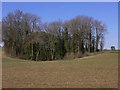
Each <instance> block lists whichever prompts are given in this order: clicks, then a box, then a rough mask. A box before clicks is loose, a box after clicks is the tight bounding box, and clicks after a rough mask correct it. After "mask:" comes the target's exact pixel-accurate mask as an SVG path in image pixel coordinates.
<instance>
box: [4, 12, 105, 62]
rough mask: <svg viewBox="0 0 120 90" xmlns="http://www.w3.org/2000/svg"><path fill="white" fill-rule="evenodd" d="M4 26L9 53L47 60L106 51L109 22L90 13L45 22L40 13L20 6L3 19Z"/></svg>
mask: <svg viewBox="0 0 120 90" xmlns="http://www.w3.org/2000/svg"><path fill="white" fill-rule="evenodd" d="M2 30H3V41H4V50H5V53H6V54H7V55H9V56H12V57H18V58H23V59H28V60H34V61H38V60H42V61H46V60H56V59H63V58H64V57H65V56H66V55H67V56H68V57H69V55H71V54H72V55H73V56H74V57H79V56H80V55H83V54H85V53H86V52H87V53H91V52H96V51H102V50H103V47H104V35H105V31H106V26H105V24H103V23H102V22H101V21H98V20H95V19H93V18H92V17H88V16H77V17H75V18H73V19H71V20H69V21H64V22H62V21H60V20H58V21H54V22H50V23H41V18H40V17H38V16H36V15H33V14H30V13H23V12H22V11H20V10H16V11H15V12H13V13H9V14H8V15H7V16H6V17H4V18H3V19H2Z"/></svg>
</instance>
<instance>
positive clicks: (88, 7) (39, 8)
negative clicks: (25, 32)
mask: <svg viewBox="0 0 120 90" xmlns="http://www.w3.org/2000/svg"><path fill="white" fill-rule="evenodd" d="M17 9H19V10H21V11H23V12H24V13H26V12H27V13H32V14H35V15H37V16H39V17H41V20H42V22H43V23H44V22H52V21H55V20H62V21H65V20H70V19H72V18H75V17H76V16H79V15H85V16H92V17H93V18H94V19H97V20H100V21H102V22H103V23H105V24H106V26H107V32H106V34H105V46H104V48H105V49H110V47H111V46H112V45H114V46H115V47H116V48H118V3H117V2H21V3H20V2H16V3H15V2H2V17H5V16H6V15H7V14H8V13H9V12H14V11H15V10H17Z"/></svg>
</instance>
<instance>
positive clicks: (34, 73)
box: [2, 52, 118, 88]
mask: <svg viewBox="0 0 120 90" xmlns="http://www.w3.org/2000/svg"><path fill="white" fill-rule="evenodd" d="M2 60H3V61H2V62H3V64H2V70H3V71H2V87H3V88H117V87H118V54H117V53H111V52H104V53H101V54H97V55H94V56H89V57H85V58H77V59H74V60H57V61H39V62H35V61H25V60H20V59H13V58H9V57H6V56H5V55H3V57H2Z"/></svg>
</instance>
